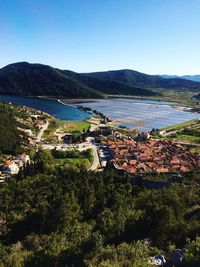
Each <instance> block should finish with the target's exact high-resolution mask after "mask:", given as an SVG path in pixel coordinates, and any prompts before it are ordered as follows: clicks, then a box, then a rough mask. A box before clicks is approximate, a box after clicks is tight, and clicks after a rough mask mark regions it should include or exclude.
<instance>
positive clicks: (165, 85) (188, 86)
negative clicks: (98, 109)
mask: <svg viewBox="0 0 200 267" xmlns="http://www.w3.org/2000/svg"><path fill="white" fill-rule="evenodd" d="M84 75H87V76H89V77H95V78H101V79H105V80H108V81H117V82H119V83H122V84H125V85H129V86H140V87H143V88H148V89H150V90H151V89H167V90H169V89H171V90H192V91H200V83H199V82H194V81H189V80H186V79H180V78H170V79H166V78H163V77H161V76H159V75H148V74H145V73H141V72H138V71H134V70H129V69H124V70H113V71H103V72H92V73H84Z"/></svg>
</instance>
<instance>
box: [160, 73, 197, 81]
mask: <svg viewBox="0 0 200 267" xmlns="http://www.w3.org/2000/svg"><path fill="white" fill-rule="evenodd" d="M160 76H161V77H163V78H165V79H171V78H180V79H186V80H190V81H194V82H200V75H198V74H197V75H183V76H178V75H166V74H164V75H160Z"/></svg>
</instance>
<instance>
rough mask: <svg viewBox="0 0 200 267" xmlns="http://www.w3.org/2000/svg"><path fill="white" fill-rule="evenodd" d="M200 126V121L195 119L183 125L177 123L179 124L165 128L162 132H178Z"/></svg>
mask: <svg viewBox="0 0 200 267" xmlns="http://www.w3.org/2000/svg"><path fill="white" fill-rule="evenodd" d="M199 124H200V120H198V119H194V120H190V121H186V122H182V123H177V124H175V125H172V126H168V127H166V128H163V129H162V130H165V131H177V130H181V129H183V128H187V127H192V126H196V125H199Z"/></svg>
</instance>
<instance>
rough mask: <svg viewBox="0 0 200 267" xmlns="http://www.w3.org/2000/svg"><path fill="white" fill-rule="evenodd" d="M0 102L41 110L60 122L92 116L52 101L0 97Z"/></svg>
mask: <svg viewBox="0 0 200 267" xmlns="http://www.w3.org/2000/svg"><path fill="white" fill-rule="evenodd" d="M0 100H3V101H6V102H11V103H14V104H19V105H24V106H27V107H31V108H34V109H37V110H41V111H44V112H47V113H49V114H50V115H52V116H54V117H56V118H58V119H61V120H77V121H81V120H84V119H86V118H90V117H91V116H92V115H91V114H90V113H87V112H84V111H81V110H79V109H78V108H76V106H71V105H66V104H62V103H59V102H58V101H57V100H54V99H46V98H39V97H22V96H13V95H0Z"/></svg>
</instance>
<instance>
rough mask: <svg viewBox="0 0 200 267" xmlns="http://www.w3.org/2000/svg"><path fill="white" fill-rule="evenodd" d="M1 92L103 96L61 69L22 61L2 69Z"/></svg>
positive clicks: (0, 71)
mask: <svg viewBox="0 0 200 267" xmlns="http://www.w3.org/2000/svg"><path fill="white" fill-rule="evenodd" d="M0 93H7V94H16V95H47V96H64V97H102V94H101V93H100V92H97V91H95V90H94V89H93V88H90V87H88V86H87V85H84V84H82V83H81V82H80V81H79V80H75V79H72V78H69V77H67V76H66V75H63V74H62V73H61V72H59V70H57V69H55V68H52V67H50V66H46V65H42V64H30V63H27V62H20V63H15V64H11V65H8V66H6V67H4V68H2V69H0Z"/></svg>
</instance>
